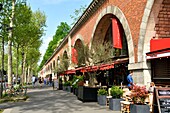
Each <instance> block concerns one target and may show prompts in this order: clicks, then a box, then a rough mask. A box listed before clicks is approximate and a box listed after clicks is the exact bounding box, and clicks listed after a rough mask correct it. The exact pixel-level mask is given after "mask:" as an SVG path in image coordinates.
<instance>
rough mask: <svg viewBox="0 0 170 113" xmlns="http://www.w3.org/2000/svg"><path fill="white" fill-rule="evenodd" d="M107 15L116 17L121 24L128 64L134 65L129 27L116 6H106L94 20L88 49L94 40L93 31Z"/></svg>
mask: <svg viewBox="0 0 170 113" xmlns="http://www.w3.org/2000/svg"><path fill="white" fill-rule="evenodd" d="M107 14H113V15H114V16H116V17H117V18H118V19H119V21H120V23H121V24H122V27H123V29H124V32H125V34H126V40H127V43H128V52H129V63H134V62H135V60H134V45H133V40H132V35H131V31H130V27H129V24H128V22H127V20H126V17H125V15H124V14H123V12H122V11H121V10H120V9H119V8H118V7H117V6H107V7H106V8H104V9H103V10H102V12H101V13H100V14H99V16H98V18H97V20H96V24H95V25H94V28H93V32H92V36H91V41H90V48H91V46H92V41H93V38H94V34H95V31H96V29H97V25H98V24H99V22H100V20H101V19H102V18H103V17H104V16H105V15H107Z"/></svg>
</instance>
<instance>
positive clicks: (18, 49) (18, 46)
mask: <svg viewBox="0 0 170 113" xmlns="http://www.w3.org/2000/svg"><path fill="white" fill-rule="evenodd" d="M18 62H19V45H17V64H16V80H18V65H19V63H18Z"/></svg>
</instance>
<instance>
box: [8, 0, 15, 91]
mask: <svg viewBox="0 0 170 113" xmlns="http://www.w3.org/2000/svg"><path fill="white" fill-rule="evenodd" d="M14 10H15V0H12V16H11V20H10V21H11V22H10V28H12V27H13V18H14ZM11 83H12V30H10V31H9V37H8V87H9V88H11V85H12V84H11Z"/></svg>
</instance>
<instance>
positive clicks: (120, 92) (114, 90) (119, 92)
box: [110, 86, 123, 98]
mask: <svg viewBox="0 0 170 113" xmlns="http://www.w3.org/2000/svg"><path fill="white" fill-rule="evenodd" d="M110 93H111V96H112V98H120V97H121V96H122V95H123V90H122V89H120V88H119V87H118V86H112V87H111V90H110Z"/></svg>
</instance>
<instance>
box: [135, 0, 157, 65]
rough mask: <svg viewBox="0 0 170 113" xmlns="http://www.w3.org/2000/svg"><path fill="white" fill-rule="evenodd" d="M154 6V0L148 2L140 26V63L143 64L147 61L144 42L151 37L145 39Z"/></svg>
mask: <svg viewBox="0 0 170 113" xmlns="http://www.w3.org/2000/svg"><path fill="white" fill-rule="evenodd" d="M153 4H154V0H147V3H146V7H145V10H144V14H143V18H142V22H141V25H140V32H139V40H138V62H143V61H144V60H146V59H145V51H147V50H144V49H147V48H145V47H144V46H146V45H145V43H144V42H145V40H148V38H150V37H145V34H146V28H147V25H148V20H149V16H150V13H151V9H152V6H153Z"/></svg>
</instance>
